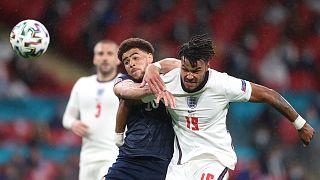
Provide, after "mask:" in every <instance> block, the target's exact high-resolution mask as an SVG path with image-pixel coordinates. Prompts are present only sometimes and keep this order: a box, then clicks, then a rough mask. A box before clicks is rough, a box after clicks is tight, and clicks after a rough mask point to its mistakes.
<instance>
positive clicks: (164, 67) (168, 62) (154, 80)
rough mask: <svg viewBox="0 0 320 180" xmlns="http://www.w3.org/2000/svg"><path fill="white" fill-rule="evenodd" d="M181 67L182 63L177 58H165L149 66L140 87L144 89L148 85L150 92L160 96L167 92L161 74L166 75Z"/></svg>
mask: <svg viewBox="0 0 320 180" xmlns="http://www.w3.org/2000/svg"><path fill="white" fill-rule="evenodd" d="M180 66H181V61H180V60H178V59H175V58H165V59H162V60H160V61H158V62H155V63H152V64H149V65H148V67H147V69H146V72H145V74H144V77H143V80H142V83H141V86H140V87H144V86H145V85H146V84H148V85H149V87H150V90H151V91H152V92H153V93H154V94H156V95H157V94H160V93H161V92H162V91H164V90H165V84H164V82H163V80H162V79H161V78H160V73H161V74H166V73H167V72H169V71H171V70H172V69H175V68H179V67H180Z"/></svg>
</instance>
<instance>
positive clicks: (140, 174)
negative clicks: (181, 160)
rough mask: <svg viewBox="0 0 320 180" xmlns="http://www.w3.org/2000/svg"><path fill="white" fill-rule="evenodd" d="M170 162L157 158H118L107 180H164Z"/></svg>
mask: <svg viewBox="0 0 320 180" xmlns="http://www.w3.org/2000/svg"><path fill="white" fill-rule="evenodd" d="M169 163H170V161H169V160H162V159H159V158H155V157H118V158H117V161H116V162H115V163H113V165H112V166H111V167H110V168H109V171H108V174H107V175H105V176H104V178H105V179H106V180H110V179H111V180H131V179H132V180H139V179H142V180H143V179H152V180H164V179H165V178H166V174H167V169H168V165H169Z"/></svg>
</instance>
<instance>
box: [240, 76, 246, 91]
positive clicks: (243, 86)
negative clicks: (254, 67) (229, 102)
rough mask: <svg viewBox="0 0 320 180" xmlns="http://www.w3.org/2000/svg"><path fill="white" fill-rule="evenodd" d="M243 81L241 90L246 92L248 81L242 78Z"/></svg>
mask: <svg viewBox="0 0 320 180" xmlns="http://www.w3.org/2000/svg"><path fill="white" fill-rule="evenodd" d="M241 83H242V85H241V91H243V92H246V90H247V83H246V81H245V80H242V79H241Z"/></svg>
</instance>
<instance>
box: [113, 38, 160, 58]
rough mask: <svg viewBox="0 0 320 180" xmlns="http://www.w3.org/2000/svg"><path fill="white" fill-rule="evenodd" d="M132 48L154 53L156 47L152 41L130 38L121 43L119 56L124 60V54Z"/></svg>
mask: <svg viewBox="0 0 320 180" xmlns="http://www.w3.org/2000/svg"><path fill="white" fill-rule="evenodd" d="M132 48H138V49H140V50H141V51H144V52H146V53H151V54H152V55H153V54H154V48H153V46H152V44H151V43H150V42H148V41H146V40H144V39H141V38H129V39H126V40H124V41H123V42H122V43H121V44H120V47H119V50H118V58H119V59H120V60H121V61H122V55H123V54H124V53H125V52H127V51H129V50H130V49H132Z"/></svg>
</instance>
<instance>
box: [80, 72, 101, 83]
mask: <svg viewBox="0 0 320 180" xmlns="http://www.w3.org/2000/svg"><path fill="white" fill-rule="evenodd" d="M96 80H97V75H96V74H93V75H89V76H82V77H80V78H79V79H78V80H77V83H85V82H88V81H96Z"/></svg>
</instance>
